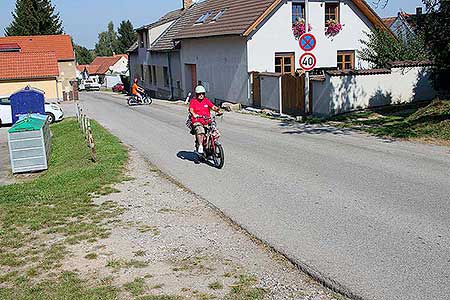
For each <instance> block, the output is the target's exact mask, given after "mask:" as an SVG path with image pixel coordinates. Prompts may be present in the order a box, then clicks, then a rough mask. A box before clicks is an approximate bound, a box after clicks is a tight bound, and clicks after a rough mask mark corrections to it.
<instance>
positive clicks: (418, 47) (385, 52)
mask: <svg viewBox="0 0 450 300" xmlns="http://www.w3.org/2000/svg"><path fill="white" fill-rule="evenodd" d="M366 35H367V39H365V40H361V41H360V42H361V43H362V45H363V49H361V50H359V51H358V54H359V57H360V58H361V59H362V60H365V61H367V62H369V63H370V64H371V65H372V67H374V68H385V67H387V66H388V65H389V62H392V61H397V60H426V59H428V58H429V53H428V51H427V50H425V48H424V44H425V43H424V39H423V34H422V33H420V32H419V33H417V35H409V36H406V37H404V38H402V37H400V38H398V39H397V38H395V37H394V36H393V35H392V34H391V33H390V32H387V31H385V30H382V29H379V28H375V29H373V30H372V31H371V32H368V33H367V32H366Z"/></svg>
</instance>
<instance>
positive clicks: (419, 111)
mask: <svg viewBox="0 0 450 300" xmlns="http://www.w3.org/2000/svg"><path fill="white" fill-rule="evenodd" d="M310 121H311V122H310V123H322V122H332V123H333V125H338V126H343V127H349V128H355V129H358V130H363V131H366V132H369V133H371V134H374V135H376V136H380V137H392V138H402V139H411V140H421V141H425V142H432V143H437V144H444V145H450V101H443V100H435V101H433V102H431V103H430V102H416V103H409V104H402V105H392V106H386V107H380V108H373V109H367V110H364V111H358V112H351V113H347V114H342V115H339V116H334V117H331V118H329V119H325V120H323V119H322V120H321V119H312V120H310Z"/></svg>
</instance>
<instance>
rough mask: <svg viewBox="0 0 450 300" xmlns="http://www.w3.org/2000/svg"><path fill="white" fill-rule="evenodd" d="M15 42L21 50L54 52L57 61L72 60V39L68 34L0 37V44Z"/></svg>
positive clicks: (73, 55) (73, 57) (73, 54)
mask: <svg viewBox="0 0 450 300" xmlns="http://www.w3.org/2000/svg"><path fill="white" fill-rule="evenodd" d="M7 43H16V44H18V45H19V46H20V48H22V52H49V51H52V52H55V54H56V58H57V59H58V61H62V60H74V59H75V53H74V51H73V46H72V41H71V39H70V36H69V35H34V36H8V37H0V44H7Z"/></svg>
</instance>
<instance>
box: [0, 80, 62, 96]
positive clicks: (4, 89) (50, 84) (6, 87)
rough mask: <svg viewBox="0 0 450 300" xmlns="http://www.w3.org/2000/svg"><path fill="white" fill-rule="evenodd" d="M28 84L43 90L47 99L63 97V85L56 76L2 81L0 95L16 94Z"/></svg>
mask: <svg viewBox="0 0 450 300" xmlns="http://www.w3.org/2000/svg"><path fill="white" fill-rule="evenodd" d="M28 85H29V86H31V87H32V88H36V89H39V90H41V91H43V92H44V93H45V100H58V98H59V99H62V92H61V87H62V86H61V84H60V83H59V84H58V83H57V81H56V78H45V79H35V80H11V81H0V95H11V94H14V93H15V92H17V91H20V90H22V89H24V88H25V87H26V86H28Z"/></svg>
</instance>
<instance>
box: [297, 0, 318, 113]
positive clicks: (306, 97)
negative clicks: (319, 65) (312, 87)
mask: <svg viewBox="0 0 450 300" xmlns="http://www.w3.org/2000/svg"><path fill="white" fill-rule="evenodd" d="M305 13H306V16H305V29H306V35H304V36H305V37H303V36H302V38H300V41H301V42H300V47H302V44H303V42H302V41H303V40H304V43H305V45H304V46H303V47H305V48H308V47H311V48H312V49H314V48H315V47H316V44H317V43H316V39H315V38H314V36H313V38H314V39H313V40H314V44H311V41H312V39H309V38H307V37H308V34H309V0H305ZM304 51H307V50H304ZM310 51H311V50H310ZM300 65H302V63H301V60H300ZM314 66H315V64H314ZM314 66H313V68H311V69H309V70H305V71H306V73H305V113H309V112H310V109H311V108H310V107H309V71H310V70H312V69H314Z"/></svg>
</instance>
